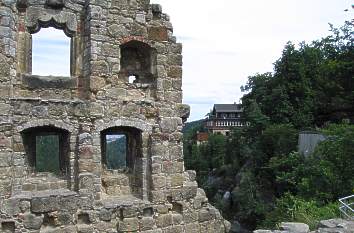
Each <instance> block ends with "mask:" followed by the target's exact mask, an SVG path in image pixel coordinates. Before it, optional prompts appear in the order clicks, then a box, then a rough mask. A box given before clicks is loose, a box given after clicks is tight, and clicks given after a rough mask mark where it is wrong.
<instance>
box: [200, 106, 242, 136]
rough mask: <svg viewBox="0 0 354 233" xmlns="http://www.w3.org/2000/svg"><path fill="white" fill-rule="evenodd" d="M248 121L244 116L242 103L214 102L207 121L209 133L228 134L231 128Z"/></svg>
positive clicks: (206, 125)
mask: <svg viewBox="0 0 354 233" xmlns="http://www.w3.org/2000/svg"><path fill="white" fill-rule="evenodd" d="M247 124H248V123H246V122H245V120H244V118H243V108H242V105H241V104H236V103H234V104H214V107H213V110H212V112H211V113H210V114H209V117H208V119H206V121H205V128H206V129H207V130H208V132H209V133H213V134H223V135H225V136H228V135H229V134H230V131H231V128H233V127H243V126H245V125H247Z"/></svg>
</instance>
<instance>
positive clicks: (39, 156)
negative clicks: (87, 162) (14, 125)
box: [22, 126, 70, 176]
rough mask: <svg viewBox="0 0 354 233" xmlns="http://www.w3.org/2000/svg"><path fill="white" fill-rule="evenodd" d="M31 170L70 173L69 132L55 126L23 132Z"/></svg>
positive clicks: (59, 173)
mask: <svg viewBox="0 0 354 233" xmlns="http://www.w3.org/2000/svg"><path fill="white" fill-rule="evenodd" d="M22 138H23V143H24V147H25V151H26V154H27V162H28V165H29V168H31V169H30V172H35V173H37V172H39V173H40V172H49V173H53V174H55V175H58V176H63V175H66V174H67V173H68V161H69V150H70V143H69V133H68V132H67V131H65V130H62V129H58V128H55V127H49V126H48V127H46V126H45V127H35V128H30V129H27V130H25V131H24V132H22Z"/></svg>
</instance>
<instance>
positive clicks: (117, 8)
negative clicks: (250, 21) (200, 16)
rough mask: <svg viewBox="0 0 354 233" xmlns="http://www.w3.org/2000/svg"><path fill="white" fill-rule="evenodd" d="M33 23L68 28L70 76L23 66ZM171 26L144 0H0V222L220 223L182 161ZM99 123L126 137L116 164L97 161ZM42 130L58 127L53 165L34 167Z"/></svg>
mask: <svg viewBox="0 0 354 233" xmlns="http://www.w3.org/2000/svg"><path fill="white" fill-rule="evenodd" d="M43 27H55V28H57V29H60V30H63V31H64V32H65V34H66V35H67V36H69V37H70V38H71V67H70V68H71V75H70V77H55V76H38V75H35V74H32V73H31V70H32V69H31V66H32V65H31V61H32V57H31V56H32V51H31V46H32V45H31V41H32V40H31V37H32V34H33V33H36V32H38V31H39V30H40V29H41V28H43ZM172 32H173V29H172V25H171V23H170V21H169V17H168V15H166V14H164V13H163V12H162V10H161V6H159V5H150V2H149V0H18V1H15V0H1V2H0V231H1V232H31V233H35V232H82V233H83V232H145V233H172V232H176V233H177V232H190V233H192V232H193V233H195V232H203V233H204V232H213V233H214V232H227V231H228V228H229V224H228V222H227V221H224V219H223V218H222V216H221V215H220V213H219V211H218V210H216V209H215V208H214V207H212V206H211V205H210V204H209V203H208V200H207V198H206V196H205V193H204V191H203V190H201V189H199V188H198V186H197V183H196V181H195V172H194V171H186V170H185V169H184V163H183V151H182V133H181V129H182V124H183V121H184V120H186V118H187V117H188V115H189V107H188V106H186V105H183V104H182V89H181V87H182V55H181V53H182V46H181V44H179V43H176V38H175V37H174V36H173V34H172ZM53 65H55V64H53ZM132 77H133V78H134V79H135V81H130V79H131V78H132ZM109 130H113V131H114V130H123V131H124V132H127V133H128V134H127V135H128V137H130V138H129V140H130V144H129V153H130V154H129V155H128V156H130V157H129V166H128V167H127V169H125V170H109V169H107V168H106V166H105V161H104V160H103V159H102V158H103V157H102V153H103V147H102V146H103V142H104V140H105V139H104V137H105V132H109ZM42 132H54V133H57V134H58V135H61V136H60V137H61V139H60V140H61V144H60V146H61V149H60V156H61V157H60V161H61V162H60V164H61V165H60V166H61V167H60V169H61V170H60V174H59V175H58V174H57V175H56V174H53V173H50V172H37V171H36V169H35V165H34V163H35V162H34V161H33V158H32V157H33V153H34V152H33V151H35V150H36V149H35V145H34V144H35V143H34V141H35V140H33V137H34V135H39V134H40V133H42ZM59 132H60V133H59ZM31 156H32V157H31Z"/></svg>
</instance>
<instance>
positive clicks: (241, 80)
mask: <svg viewBox="0 0 354 233" xmlns="http://www.w3.org/2000/svg"><path fill="white" fill-rule="evenodd" d="M151 3H158V4H161V5H162V8H163V11H164V12H165V13H167V14H168V15H170V17H171V22H172V23H173V26H174V34H175V36H177V40H178V42H182V43H183V91H184V92H183V94H184V95H183V96H184V98H183V102H184V103H186V104H189V105H190V106H191V108H192V109H191V116H190V118H189V121H193V120H197V119H200V118H203V117H204V116H205V114H206V113H208V112H209V110H210V109H211V108H212V106H213V104H214V103H233V102H238V101H239V99H240V97H242V94H243V93H241V91H240V87H241V86H242V85H244V84H245V83H246V82H247V77H248V76H251V75H254V74H255V73H264V72H271V71H273V63H274V61H275V60H277V59H278V58H279V57H280V56H281V52H282V50H283V48H284V45H285V44H286V42H287V41H292V42H294V43H296V44H298V43H299V42H301V41H306V42H311V41H312V40H316V39H319V38H321V37H324V36H326V35H328V34H329V32H328V30H329V25H328V23H332V24H334V25H335V26H341V25H343V24H344V21H345V20H351V19H353V18H354V10H352V9H351V5H352V4H354V0H247V1H239V0H151ZM345 9H349V10H348V11H344V10H345ZM47 35H48V33H47ZM49 35H51V36H52V37H57V36H56V35H55V34H53V33H49ZM34 39H35V38H34ZM64 43H65V42H64V41H62V42H61V43H58V44H56V48H59V51H62V52H64V50H63V49H64V47H67V46H63V45H65V44H64ZM66 43H68V41H67V42H66ZM43 46H47V45H46V43H43ZM35 49H36V48H34V53H35ZM39 50H40V51H42V50H43V49H39ZM57 51H58V50H57ZM37 54H41V53H40V52H38V53H37ZM46 54H48V53H46ZM39 56H44V55H43V54H42V55H39ZM46 59H48V57H47V58H46ZM66 60H68V59H66ZM49 62H50V61H49ZM54 62H55V61H54ZM63 62H64V61H63ZM60 63H61V62H60V61H57V62H55V63H54V64H60ZM51 64H53V63H51ZM61 64H63V63H61ZM33 66H34V67H33V73H34V74H45V73H46V72H42V71H44V70H45V69H48V68H49V69H50V70H51V73H52V74H53V67H52V65H49V64H48V65H45V66H44V68H43V66H42V67H41V68H39V69H36V68H35V64H33ZM58 66H59V65H58ZM66 67H69V65H67V66H66ZM66 72H67V73H69V71H66Z"/></svg>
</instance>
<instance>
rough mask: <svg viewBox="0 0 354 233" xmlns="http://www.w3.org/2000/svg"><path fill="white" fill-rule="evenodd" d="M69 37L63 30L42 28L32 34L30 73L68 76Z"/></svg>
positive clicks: (69, 61) (69, 60) (69, 62)
mask: <svg viewBox="0 0 354 233" xmlns="http://www.w3.org/2000/svg"><path fill="white" fill-rule="evenodd" d="M70 51H71V38H69V37H68V36H66V35H65V33H64V31H63V30H59V29H55V28H52V27H51V28H42V29H41V30H40V31H39V32H37V33H35V34H32V74H35V75H42V76H48V75H53V76H70V65H71V58H70V53H71V52H70Z"/></svg>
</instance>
